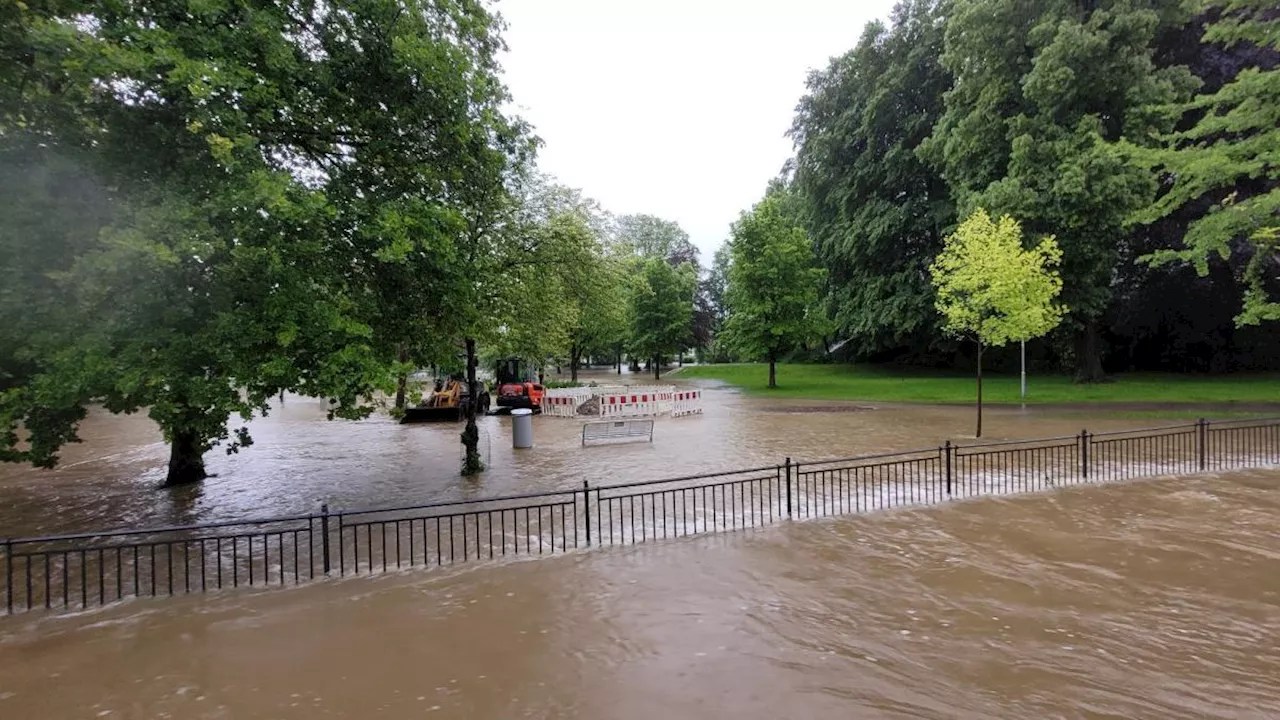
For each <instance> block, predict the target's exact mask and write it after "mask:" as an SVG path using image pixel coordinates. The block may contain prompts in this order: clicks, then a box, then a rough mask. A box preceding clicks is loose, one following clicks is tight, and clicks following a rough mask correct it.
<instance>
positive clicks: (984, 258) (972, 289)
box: [929, 208, 1067, 437]
mask: <svg viewBox="0 0 1280 720" xmlns="http://www.w3.org/2000/svg"><path fill="white" fill-rule="evenodd" d="M944 242H945V244H944V246H943V249H942V252H941V253H940V254H939V255H938V257H937V258H936V259H935V260H934V262H933V264H932V265H931V266H930V267H929V273H930V275H931V276H932V277H933V286H934V289H935V290H936V291H937V299H936V301H935V305H936V307H937V309H938V312H939V313H940V314H941V315H942V317H943V331H944V332H946V333H947V334H949V335H952V336H955V337H962V338H971V339H973V340H975V341H977V343H978V429H977V433H976V435H977V437H982V350H983V348H984V347H987V346H990V347H1002V346H1003V345H1004V344H1005V343H1007V342H1010V341H1013V342H1018V341H1025V340H1030V339H1032V338H1036V337H1040V336H1042V335H1044V334H1045V333H1047V332H1049V331H1050V330H1052V329H1053V328H1055V327H1057V325H1058V323H1059V322H1061V321H1062V316H1063V315H1064V314H1065V313H1066V312H1067V308H1066V307H1065V306H1063V305H1061V304H1059V303H1056V302H1054V301H1055V299H1056V298H1057V297H1058V293H1060V292H1062V279H1061V278H1059V277H1058V271H1057V268H1058V264H1059V263H1060V262H1061V261H1062V250H1060V249H1059V248H1058V244H1057V242H1056V241H1055V240H1054V239H1053V237H1047V238H1045V239H1044V240H1042V241H1040V244H1039V245H1037V246H1036V247H1034V248H1031V249H1029V250H1027V249H1023V247H1022V226H1021V225H1020V224H1019V223H1018V221H1016V220H1014V219H1013V218H1011V217H1009V216H1008V215H1005V216H1003V217H1001V218H1000V220H999V221H998V222H993V221H992V219H991V217H990V216H989V215H988V214H987V212H986V210H983V209H981V208H979V209H978V210H977V211H976V212H974V213H973V214H972V215H970V216H969V218H968V219H967V220H965V221H964V222H963V223H961V224H960V227H958V228H956V231H955V233H954V234H952V235H949V236H947V238H946V239H945V241H944Z"/></svg>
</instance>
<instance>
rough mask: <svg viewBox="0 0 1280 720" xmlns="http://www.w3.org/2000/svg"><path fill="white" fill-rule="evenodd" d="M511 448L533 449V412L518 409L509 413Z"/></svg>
mask: <svg viewBox="0 0 1280 720" xmlns="http://www.w3.org/2000/svg"><path fill="white" fill-rule="evenodd" d="M511 447H515V448H531V447H533V411H532V410H526V409H524V408H520V409H518V410H512V411H511Z"/></svg>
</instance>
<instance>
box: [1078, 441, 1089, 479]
mask: <svg viewBox="0 0 1280 720" xmlns="http://www.w3.org/2000/svg"><path fill="white" fill-rule="evenodd" d="M1080 476H1081V477H1082V478H1084V479H1085V480H1088V479H1089V431H1088V430H1081V431H1080Z"/></svg>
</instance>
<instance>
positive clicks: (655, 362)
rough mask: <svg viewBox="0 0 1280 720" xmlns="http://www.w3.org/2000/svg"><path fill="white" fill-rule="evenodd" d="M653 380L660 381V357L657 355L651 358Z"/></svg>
mask: <svg viewBox="0 0 1280 720" xmlns="http://www.w3.org/2000/svg"><path fill="white" fill-rule="evenodd" d="M653 379H654V380H661V379H662V356H661V355H658V356H655V357H654V358H653Z"/></svg>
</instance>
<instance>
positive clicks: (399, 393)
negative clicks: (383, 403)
mask: <svg viewBox="0 0 1280 720" xmlns="http://www.w3.org/2000/svg"><path fill="white" fill-rule="evenodd" d="M396 360H399V361H400V362H402V363H404V362H409V348H407V347H405V346H404V345H401V346H400V349H399V350H398V351H397V352H396ZM408 385H409V376H408V375H405V374H401V375H400V376H399V377H397V378H396V409H397V410H403V409H404V396H405V389H406V388H407V387H408Z"/></svg>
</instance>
